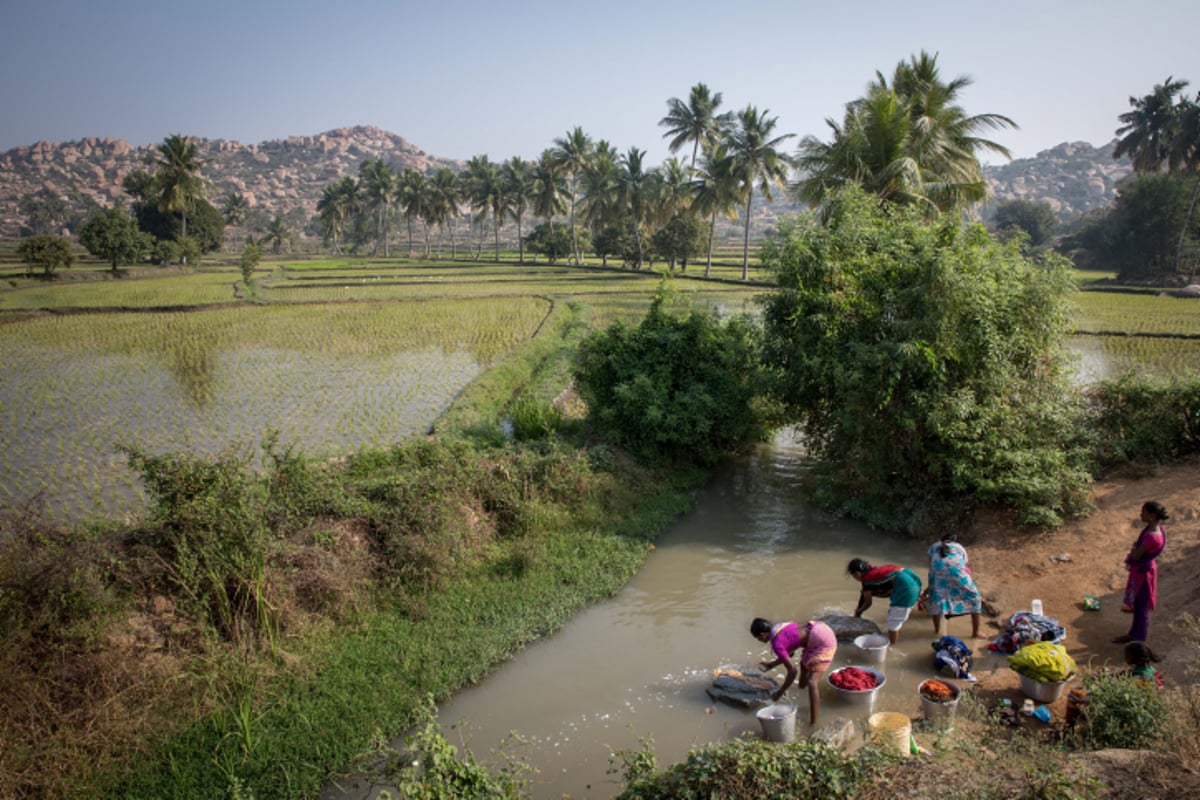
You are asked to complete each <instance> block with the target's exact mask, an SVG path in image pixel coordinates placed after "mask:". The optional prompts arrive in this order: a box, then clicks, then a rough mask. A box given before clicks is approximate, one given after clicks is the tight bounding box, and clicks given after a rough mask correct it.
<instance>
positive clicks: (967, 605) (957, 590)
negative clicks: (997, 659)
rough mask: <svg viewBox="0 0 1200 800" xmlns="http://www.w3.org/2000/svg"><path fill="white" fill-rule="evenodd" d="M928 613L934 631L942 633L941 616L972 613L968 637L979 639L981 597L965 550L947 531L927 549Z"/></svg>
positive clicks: (981, 610)
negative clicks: (969, 567) (968, 564)
mask: <svg viewBox="0 0 1200 800" xmlns="http://www.w3.org/2000/svg"><path fill="white" fill-rule="evenodd" d="M927 593H928V602H929V616H930V617H932V618H933V632H934V633H935V634H937V635H938V636H941V635H942V618H944V617H954V616H959V615H962V614H970V615H971V637H972V638H974V639H978V638H980V635H979V623H980V621H981V619H982V612H983V598H982V597H980V595H979V589H978V587H976V586H975V580H974V579H973V578H972V577H971V570H970V569H968V567H967V550H966V548H965V547H963V546H962V545H961V544H959V543H958V537H957V536H955V535H954V534H953V533H947V534H946V535H945V536H943V537H942V538H941V541H938V542H935V543H934V544H933V546H932V547H930V548H929V588H928V589H927Z"/></svg>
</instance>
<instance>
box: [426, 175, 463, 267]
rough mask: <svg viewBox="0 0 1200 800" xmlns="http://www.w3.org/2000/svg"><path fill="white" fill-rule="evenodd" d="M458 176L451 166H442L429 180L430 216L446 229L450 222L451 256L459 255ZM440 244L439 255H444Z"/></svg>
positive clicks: (452, 257)
mask: <svg viewBox="0 0 1200 800" xmlns="http://www.w3.org/2000/svg"><path fill="white" fill-rule="evenodd" d="M458 197H459V195H458V176H457V175H455V174H454V170H452V169H450V168H449V167H441V168H439V169H438V171H437V172H435V173H433V177H432V178H431V179H430V180H429V205H430V209H431V212H430V218H431V219H433V220H434V221H435V222H436V223H437V224H438V226H439V227H441V228H442V229H443V232H444V229H445V227H446V224H447V223H449V224H450V258H451V259H454V258H457V256H458V248H457V242H456V241H455V237H454V222H455V220H457V219H458V215H459V213H460V212H459V207H458ZM440 241H441V240H440V239H439V244H438V257H439V258H441V255H442V245H441V243H440Z"/></svg>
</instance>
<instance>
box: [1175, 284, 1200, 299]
mask: <svg viewBox="0 0 1200 800" xmlns="http://www.w3.org/2000/svg"><path fill="white" fill-rule="evenodd" d="M1175 296H1176V297H1200V283H1193V284H1191V285H1189V286H1184V287H1183V288H1182V289H1180V290H1179V291H1177V292H1176V293H1175Z"/></svg>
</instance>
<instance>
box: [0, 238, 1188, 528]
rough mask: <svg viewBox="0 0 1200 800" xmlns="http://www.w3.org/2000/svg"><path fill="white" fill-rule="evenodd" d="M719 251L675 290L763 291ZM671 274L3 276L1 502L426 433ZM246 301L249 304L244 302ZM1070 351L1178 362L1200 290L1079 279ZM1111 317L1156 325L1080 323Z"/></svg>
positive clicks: (382, 262) (718, 296)
mask: <svg viewBox="0 0 1200 800" xmlns="http://www.w3.org/2000/svg"><path fill="white" fill-rule="evenodd" d="M757 272H759V271H758V270H756V268H755V267H754V266H752V268H751V282H750V283H748V284H743V283H741V282H740V280H739V279H740V276H741V269H740V264H739V265H737V266H735V265H734V264H733V263H731V262H730V261H728V260H726V261H724V263H723V264H722V265H721V266H720V267H719V268H714V270H713V275H712V277H713V279H712V280H703V279H702V276H703V273H704V265H703V263H700V264H698V265H697V264H692V265H690V266H689V268H688V271H687V273H686V274H684V275H680V274H679V273H678V272H677V273H676V274H675V276H674V277H673V278H672V279H671V280H670V286H671V289H672V290H673V292H674V293H675V294H676V295H678V296H679V297H681V298H683V299H685V300H686V301H687V302H690V303H691V304H692V305H694V306H696V307H698V308H702V309H714V310H717V311H718V312H720V313H722V314H724V315H731V314H739V313H743V312H753V311H754V310H755V306H754V297H755V296H757V295H759V294H761V293H762V292H763V291H764V290H769V289H768V287H767V286H766V285H764V284H763V283H761V282H759V281H761V280H762V276H761V275H760V274H756V273H757ZM661 273H662V270H661V269H659V270H643V271H637V272H635V271H632V270H621V269H611V268H610V269H604V268H600V267H599V266H598V265H589V266H587V267H584V268H577V267H570V266H566V265H562V264H558V265H554V264H546V263H537V264H534V263H524V264H521V263H518V262H517V261H516V259H515V258H513V259H509V260H505V261H503V262H500V263H495V262H489V261H486V260H481V261H479V262H473V261H463V260H460V261H455V262H433V263H431V262H427V261H418V260H409V259H407V258H391V259H360V258H338V259H323V260H317V259H314V260H308V261H292V262H291V263H289V262H288V261H286V260H282V259H279V260H276V262H275V263H268V264H266V265H264V266H263V268H262V269H260V270H259V271H258V272H257V273H256V276H255V286H254V287H253V292H250V293H247V292H246V291H245V289H244V287H242V286H241V284H240V281H241V275H240V272H239V271H238V270H237V269H236V268H233V267H230V266H219V265H210V266H207V267H204V268H202V269H199V270H196V271H193V272H185V273H179V272H177V271H174V270H153V269H148V270H141V271H138V272H137V273H135V274H132V275H131V276H130V277H126V278H123V279H117V280H114V279H111V277H110V276H109V275H107V274H106V273H105V272H103V271H101V270H100V269H96V270H94V271H93V272H92V274H91V275H88V274H86V273H83V272H81V271H77V272H76V273H75V274H74V275H72V277H71V279H69V280H66V279H64V280H56V281H53V282H48V283H47V282H43V281H40V280H36V279H28V278H25V277H24V276H15V275H14V276H11V277H10V278H9V279H8V280H7V281H6V282H5V283H3V284H0V451H2V452H3V454H4V456H3V460H2V461H0V502H6V503H13V502H24V501H26V500H28V499H30V498H32V497H34V496H36V495H40V496H41V497H42V498H44V499H45V501H46V502H47V504H48V508H49V509H50V511H51V512H52V514H54V515H56V516H58V517H60V518H63V519H80V518H85V517H92V516H105V517H125V516H128V515H131V514H136V513H138V512H139V511H140V509H141V507H142V499H141V495H140V489H139V487H138V484H137V480H136V478H135V476H134V475H132V474H131V473H130V472H129V471H128V470H127V468H126V467H125V463H124V457H123V456H122V455H120V453H119V451H118V450H117V445H119V444H128V445H133V446H136V447H138V448H140V449H143V450H146V451H150V452H165V451H170V450H187V451H194V452H202V453H217V452H221V451H224V450H227V449H229V448H244V449H245V450H246V451H247V452H254V451H255V450H256V449H257V446H258V444H259V443H260V442H261V441H262V439H263V437H264V436H265V435H266V434H267V433H268V432H270V431H277V432H278V433H279V439H280V441H281V442H282V443H283V444H285V445H290V444H294V445H296V446H297V447H298V448H299V449H300V450H302V451H303V452H306V453H310V454H314V455H321V456H335V455H338V454H343V453H346V452H350V451H353V450H355V449H359V448H362V447H380V446H387V445H389V444H391V443H393V442H396V441H399V440H402V439H405V438H407V437H411V436H413V435H418V434H420V433H423V432H425V431H426V430H428V429H429V428H430V427H431V426H432V425H433V423H434V422H435V421H436V420H437V419H438V417H439V416H440V415H441V414H442V413H443V412H444V411H445V410H446V408H447V407H448V406H449V405H450V403H451V402H452V400H453V399H454V398H455V397H456V396H457V395H458V394H459V393H460V392H461V391H462V390H463V389H464V388H465V387H466V386H467V384H468V383H470V382H471V381H472V380H473V379H474V378H475V377H476V376H478V375H479V374H480V373H481V372H482V371H483V370H486V369H488V368H489V367H491V366H493V365H495V364H497V363H498V362H499V361H500V360H502V359H503V358H504V357H505V356H506V355H507V354H508V353H510V352H512V351H513V350H514V349H515V348H519V347H521V346H522V345H523V344H525V343H527V342H529V341H530V340H531V339H532V338H533V337H535V336H537V335H538V333H539V332H540V331H541V330H542V326H543V323H544V322H545V320H546V319H547V318H548V316H549V315H550V314H551V312H552V309H553V308H554V306H555V304H558V303H568V302H569V303H572V304H575V305H578V306H579V307H580V308H583V309H585V310H586V312H585V313H584V314H583V315H582V318H583V319H585V320H587V324H589V325H590V327H591V328H592V329H601V328H604V327H607V326H608V325H610V324H611V323H613V322H617V321H621V322H625V323H629V324H636V323H637V322H638V321H639V320H640V319H641V318H642V316H643V315H644V314H645V312H646V309H647V308H648V307H649V304H650V302H651V301H652V299H653V297H654V296H655V293H656V292H657V291H658V290H659V288H660V286H661V283H662V274H661ZM247 296H249V297H250V298H251V299H252V300H253V302H247V300H246V299H245V298H246V297H247ZM1075 302H1076V303H1077V305H1078V309H1079V313H1078V316H1077V317H1076V321H1075V325H1076V332H1077V335H1075V336H1073V337H1072V339H1071V344H1072V347H1073V348H1074V349H1075V350H1077V351H1078V352H1079V353H1080V354H1081V365H1080V375H1081V380H1083V381H1085V382H1086V381H1091V380H1095V379H1098V378H1103V377H1108V376H1110V375H1113V374H1115V373H1118V372H1122V371H1125V370H1129V369H1133V370H1136V371H1141V372H1148V373H1152V374H1155V375H1160V376H1164V377H1169V376H1171V375H1176V374H1180V373H1181V372H1182V371H1184V370H1190V369H1195V365H1196V364H1197V363H1200V338H1191V339H1189V338H1185V337H1186V336H1188V335H1195V334H1197V333H1200V302H1198V301H1194V300H1182V299H1179V298H1173V297H1166V296H1158V295H1156V294H1153V293H1149V292H1148V293H1144V294H1118V293H1107V292H1090V291H1085V292H1080V293H1078V294H1077V295H1076V296H1075ZM1098 332H1110V333H1111V332H1118V333H1128V334H1147V335H1120V336H1113V335H1105V336H1097V335H1089V334H1094V333H1098Z"/></svg>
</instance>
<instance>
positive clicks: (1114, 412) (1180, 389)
mask: <svg viewBox="0 0 1200 800" xmlns="http://www.w3.org/2000/svg"><path fill="white" fill-rule="evenodd" d="M1086 396H1087V401H1088V404H1089V406H1090V408H1089V417H1090V418H1091V420H1092V421H1093V422H1094V425H1093V426H1092V428H1093V431H1094V436H1095V443H1094V445H1093V450H1094V453H1095V459H1096V462H1097V463H1098V464H1099V466H1100V467H1101V468H1106V467H1112V466H1116V465H1119V464H1123V463H1128V462H1146V463H1166V462H1170V461H1175V460H1177V459H1179V458H1181V457H1184V456H1187V455H1190V454H1192V453H1196V452H1200V374H1194V375H1192V376H1191V377H1189V378H1181V379H1176V380H1173V381H1169V382H1163V381H1156V380H1151V379H1148V378H1144V377H1139V376H1136V375H1124V376H1121V377H1119V378H1116V379H1114V380H1109V381H1103V382H1101V383H1098V384H1096V385H1095V386H1093V387H1092V388H1090V389H1089V390H1088V391H1087V394H1086Z"/></svg>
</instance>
